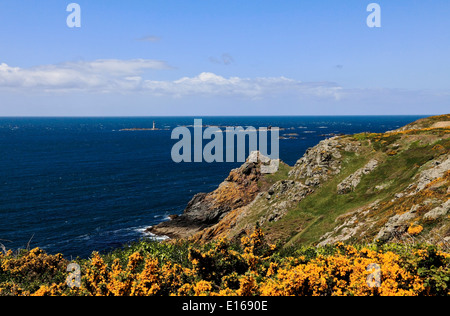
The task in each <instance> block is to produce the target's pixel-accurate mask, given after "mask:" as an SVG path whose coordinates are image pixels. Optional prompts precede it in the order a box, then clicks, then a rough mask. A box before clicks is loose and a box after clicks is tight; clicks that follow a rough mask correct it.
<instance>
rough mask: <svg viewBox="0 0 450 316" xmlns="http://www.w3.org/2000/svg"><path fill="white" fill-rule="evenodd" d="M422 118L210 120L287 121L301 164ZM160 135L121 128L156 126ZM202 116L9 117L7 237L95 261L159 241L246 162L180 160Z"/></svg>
mask: <svg viewBox="0 0 450 316" xmlns="http://www.w3.org/2000/svg"><path fill="white" fill-rule="evenodd" d="M419 118H420V117H418V116H371V117H204V118H203V124H204V125H218V126H243V127H246V126H254V127H255V128H259V127H267V126H273V127H280V128H284V129H285V130H283V131H281V132H280V135H281V136H282V135H283V134H298V136H296V139H283V140H280V158H281V159H282V160H283V161H284V162H286V163H288V164H289V165H294V164H295V162H296V161H297V160H298V159H299V158H301V157H302V155H303V154H304V153H305V151H306V150H307V149H308V148H309V147H312V146H315V145H316V144H317V143H319V141H321V140H323V139H325V138H327V137H330V136H331V135H332V134H341V133H342V134H354V133H360V132H385V131H388V130H393V129H396V128H398V127H401V126H404V125H406V124H408V123H410V122H413V121H415V120H417V119H419ZM153 121H155V123H156V125H157V127H158V128H160V129H161V130H158V131H121V130H122V129H133V128H151V127H152V125H153ZM193 123H194V118H193V117H192V118H191V117H147V118H143V117H140V118H0V188H1V189H0V243H2V244H4V245H5V246H6V248H8V249H18V248H26V247H31V248H34V247H41V248H43V249H45V250H46V251H48V252H49V253H52V254H54V253H62V254H64V255H65V256H67V257H69V258H70V257H78V256H79V257H84V258H86V257H88V256H89V255H90V254H91V253H92V251H107V250H110V249H113V248H116V247H120V246H122V245H123V244H125V243H128V242H131V241H135V240H139V239H141V238H144V237H149V236H148V235H146V234H145V228H147V227H149V226H152V225H155V224H157V223H159V222H161V221H164V220H167V217H168V215H170V214H180V213H182V212H183V210H184V208H185V206H186V204H187V203H188V202H189V200H190V199H191V198H192V197H193V196H194V195H195V194H196V193H199V192H210V191H212V190H214V189H215V188H217V186H218V185H219V184H220V183H221V182H222V181H223V180H224V179H225V178H226V177H227V175H228V173H229V172H230V170H231V169H233V168H236V167H239V166H240V165H241V163H211V164H208V163H179V164H176V163H174V162H172V159H171V150H172V147H173V145H174V144H175V143H176V142H177V140H172V139H171V132H172V130H173V128H175V127H177V126H189V125H193Z"/></svg>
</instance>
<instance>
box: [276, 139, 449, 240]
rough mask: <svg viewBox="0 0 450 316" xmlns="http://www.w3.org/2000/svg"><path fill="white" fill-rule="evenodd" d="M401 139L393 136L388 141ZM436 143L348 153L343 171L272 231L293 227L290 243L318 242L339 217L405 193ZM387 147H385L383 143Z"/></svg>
mask: <svg viewBox="0 0 450 316" xmlns="http://www.w3.org/2000/svg"><path fill="white" fill-rule="evenodd" d="M396 141H398V138H396V137H395V138H394V137H393V138H392V139H389V141H388V142H387V144H391V143H393V142H396ZM448 142H449V141H448V140H440V141H439V142H438V143H440V144H441V145H443V146H448V145H449V144H448ZM435 144H436V143H433V144H426V145H420V144H419V143H414V144H413V146H410V148H408V149H406V150H404V151H401V152H400V153H398V154H397V155H395V156H387V155H385V154H383V153H382V151H383V149H384V148H379V149H380V151H377V152H372V153H367V154H365V155H355V154H352V153H345V156H344V163H343V167H342V172H341V174H339V175H338V176H336V177H334V178H333V179H331V180H330V181H328V182H327V183H325V184H324V185H323V186H322V187H321V188H319V189H317V190H316V192H314V193H313V194H311V195H310V196H308V197H306V198H305V199H304V200H303V201H301V202H300V203H299V205H298V206H297V208H295V209H293V210H291V211H290V212H288V214H287V215H286V216H285V217H284V218H282V219H281V220H280V221H279V222H277V223H274V224H271V225H269V226H268V227H269V228H270V230H272V231H276V230H277V229H278V230H285V229H287V230H290V231H291V232H292V231H294V232H295V231H298V233H296V234H294V235H292V234H290V235H289V236H290V240H289V242H288V244H287V245H293V244H304V245H311V244H314V243H317V241H318V240H319V239H320V237H321V236H323V235H324V234H325V233H327V232H329V231H332V230H333V229H334V228H335V227H336V225H337V224H336V222H335V221H336V218H337V217H338V216H340V215H343V214H345V213H348V212H350V211H353V210H356V209H358V208H361V207H364V206H367V205H369V204H371V203H373V202H375V201H377V200H379V201H388V200H390V199H392V197H393V195H394V194H395V193H398V192H401V191H403V190H404V189H406V187H407V186H408V185H409V184H410V183H411V182H412V178H413V177H414V176H415V175H416V174H417V172H418V171H419V168H418V166H422V165H423V164H425V163H427V162H428V161H430V160H432V159H434V158H436V155H437V153H436V152H434V151H433V150H432V148H433V145H435ZM383 147H384V146H383ZM374 157H377V159H378V161H379V163H380V164H379V166H378V167H377V168H376V169H375V170H374V171H373V172H371V173H370V174H368V175H365V176H363V177H362V179H361V182H360V184H359V185H358V186H357V188H356V189H355V191H354V192H351V193H349V194H346V195H338V194H337V185H338V184H339V183H340V182H341V181H342V180H344V179H345V178H346V177H347V176H349V175H350V174H352V173H354V172H355V171H356V170H358V169H360V168H361V167H363V166H364V165H365V164H366V163H367V162H368V161H369V160H370V159H372V158H374ZM383 183H389V184H390V185H389V186H388V187H386V188H385V189H382V190H379V191H378V190H375V187H376V186H377V185H381V184H383Z"/></svg>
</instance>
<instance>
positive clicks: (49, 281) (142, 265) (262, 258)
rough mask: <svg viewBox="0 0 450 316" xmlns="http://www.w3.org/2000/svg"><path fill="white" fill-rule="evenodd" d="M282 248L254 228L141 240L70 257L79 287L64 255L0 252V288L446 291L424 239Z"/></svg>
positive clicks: (448, 271) (448, 280) (449, 280)
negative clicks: (234, 234) (238, 235)
mask: <svg viewBox="0 0 450 316" xmlns="http://www.w3.org/2000/svg"><path fill="white" fill-rule="evenodd" d="M405 247H406V246H405V245H401V244H387V245H377V244H374V245H368V246H352V245H344V244H342V243H340V244H337V245H334V246H326V247H322V248H314V247H302V248H288V249H283V248H280V247H276V246H275V245H270V244H267V243H266V242H265V241H264V235H263V233H262V231H261V230H260V229H259V228H257V229H255V231H254V232H253V233H252V234H251V235H249V236H244V237H243V238H242V239H241V241H240V243H233V242H231V241H228V240H226V239H221V240H219V241H217V242H214V243H209V244H204V245H200V244H195V243H191V242H188V241H182V242H173V243H157V242H150V241H141V242H138V243H135V244H133V245H130V246H128V247H125V248H123V249H120V250H116V251H114V252H111V253H108V254H106V255H100V254H99V253H93V254H92V256H91V258H90V259H89V260H78V261H77V264H79V266H80V268H81V284H80V287H78V288H77V287H74V288H70V287H68V285H67V284H66V277H67V276H68V274H69V272H67V271H66V270H67V265H68V264H69V262H68V261H67V260H65V259H64V258H63V256H62V255H55V256H52V255H48V254H46V253H45V252H44V251H42V250H40V249H34V250H31V251H27V252H22V253H19V254H13V253H12V252H8V253H6V254H1V255H0V295H25V296H28V295H35V296H49V295H58V296H60V295H73V296H149V295H153V296H170V295H175V296H193V295H196V296H204V295H208V296H216V295H220V296H398V295H402V296H447V295H449V294H450V288H449V287H450V255H449V254H447V253H445V252H442V251H441V250H439V249H438V247H436V246H426V245H415V246H411V245H408V246H407V247H408V248H407V249H406V248H405Z"/></svg>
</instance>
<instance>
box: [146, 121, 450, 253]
mask: <svg viewBox="0 0 450 316" xmlns="http://www.w3.org/2000/svg"><path fill="white" fill-rule="evenodd" d="M449 122H450V115H443V116H437V117H430V118H427V119H423V120H419V121H417V122H414V123H412V124H409V125H407V126H405V127H403V128H401V129H399V130H396V131H391V132H388V133H384V134H373V133H363V134H357V135H347V136H338V137H333V138H330V139H327V140H324V141H322V142H320V143H319V144H318V145H317V146H315V147H314V148H311V149H309V150H308V151H307V152H306V153H305V155H304V156H303V157H302V158H301V159H300V160H299V161H298V162H297V163H296V164H295V166H293V167H289V166H287V165H285V164H281V166H280V169H279V171H278V172H277V173H276V174H273V175H266V174H262V173H261V165H260V164H259V163H251V162H247V163H245V164H244V165H243V166H241V167H240V168H239V169H236V170H233V171H231V173H230V175H229V177H228V178H227V179H226V180H225V181H224V182H223V183H222V184H221V185H220V186H219V188H218V189H217V190H215V191H214V192H211V193H208V194H198V195H196V196H195V197H194V198H193V199H192V201H191V202H190V203H189V205H188V206H187V208H186V210H185V212H184V214H182V215H181V216H178V217H174V218H173V219H172V220H171V221H169V222H165V223H162V224H160V225H157V226H155V227H152V228H151V229H150V231H151V232H152V233H154V234H157V235H167V236H170V237H177V238H187V237H189V238H192V239H194V240H197V241H209V240H212V239H216V238H219V237H227V238H238V237H239V236H241V235H242V234H243V233H244V232H245V231H247V230H249V229H252V228H253V227H254V226H255V225H256V224H258V225H259V226H260V227H261V228H262V229H263V230H264V231H265V233H266V237H267V238H268V239H269V240H271V241H273V242H275V241H278V242H281V243H284V244H285V245H292V244H314V245H325V244H331V243H335V242H339V241H343V242H373V241H380V242H390V241H400V240H411V241H415V242H417V241H421V242H429V243H444V244H446V243H447V244H450V216H449V215H450V202H449V198H450V190H449V184H450V124H449Z"/></svg>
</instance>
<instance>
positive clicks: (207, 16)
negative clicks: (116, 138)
mask: <svg viewBox="0 0 450 316" xmlns="http://www.w3.org/2000/svg"><path fill="white" fill-rule="evenodd" d="M71 2H72V1H62V0H46V1H30V0H3V1H1V2H0V25H1V27H0V116H15V115H25V116H53V115H55V116H65V115H68V116H71V115H76V116H86V115H87V116H89V115H95V116H115V115H127V116H128V115H129V116H134V115H146V116H154V115H196V116H200V115H348V114H355V115H366V114H377V115H392V114H441V113H448V112H449V108H450V107H449V104H450V75H449V74H450V61H449V60H450V59H449V57H448V56H450V32H449V30H450V17H449V16H450V2H449V1H448V0H433V1H414V0H409V1H406V0H395V1H394V0H390V1H376V3H378V4H379V5H380V7H381V21H382V27H381V28H369V27H368V26H367V24H366V19H367V16H368V15H369V14H370V13H369V12H367V11H366V8H367V6H368V4H369V3H371V2H375V1H365V0H347V1H338V0H317V1H306V0H278V1H275V0H270V1H269V0H240V1H236V0H227V1H223V0H214V1H211V0H148V1H134V0H130V1H115V0H108V1H107V0H94V1H93V0H90V1H86V0H79V1H74V2H76V3H78V4H79V5H80V7H81V23H82V24H81V28H69V27H68V26H67V25H66V18H67V16H68V15H69V12H66V7H67V5H68V4H69V3H71Z"/></svg>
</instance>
